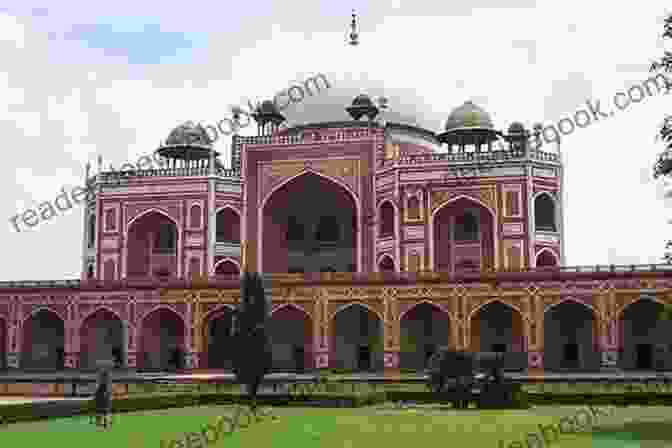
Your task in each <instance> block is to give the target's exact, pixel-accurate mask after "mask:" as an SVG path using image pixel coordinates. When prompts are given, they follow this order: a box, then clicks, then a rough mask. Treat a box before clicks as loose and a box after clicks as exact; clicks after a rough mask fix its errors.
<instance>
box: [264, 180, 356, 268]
mask: <svg viewBox="0 0 672 448" xmlns="http://www.w3.org/2000/svg"><path fill="white" fill-rule="evenodd" d="M360 216H361V211H360V204H359V202H358V201H357V199H356V195H355V194H354V193H353V192H352V190H351V189H350V188H349V187H348V186H347V185H345V184H343V183H341V182H339V181H338V180H336V179H333V178H330V177H327V176H324V175H322V174H320V173H314V172H309V171H304V172H303V173H300V174H298V175H296V176H294V177H291V178H289V179H287V180H286V181H285V182H283V183H281V184H280V185H278V186H277V187H276V188H275V189H274V190H272V191H271V192H270V193H269V194H268V195H267V196H266V198H265V199H264V200H263V201H262V203H261V206H260V207H259V211H258V223H259V229H258V241H259V245H258V249H257V250H258V254H257V256H258V259H259V271H260V272H268V273H286V272H320V271H325V270H333V271H339V272H355V271H359V270H361V256H362V251H361V247H362V244H361V242H362V234H361V232H359V231H358V229H359V228H360V226H359V225H358V224H359V221H360Z"/></svg>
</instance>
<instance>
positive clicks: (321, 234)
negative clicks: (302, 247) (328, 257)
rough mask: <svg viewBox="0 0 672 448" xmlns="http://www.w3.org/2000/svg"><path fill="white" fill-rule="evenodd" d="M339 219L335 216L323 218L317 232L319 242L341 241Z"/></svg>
mask: <svg viewBox="0 0 672 448" xmlns="http://www.w3.org/2000/svg"><path fill="white" fill-rule="evenodd" d="M340 233H341V232H340V229H339V226H338V219H337V218H336V217H335V216H321V217H320V221H319V224H318V225H317V232H315V239H316V240H317V241H325V242H327V241H328V242H335V241H339V240H340V239H341V235H340Z"/></svg>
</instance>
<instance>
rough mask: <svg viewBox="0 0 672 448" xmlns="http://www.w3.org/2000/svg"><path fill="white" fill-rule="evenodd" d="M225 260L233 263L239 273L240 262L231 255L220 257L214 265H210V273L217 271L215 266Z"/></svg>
mask: <svg viewBox="0 0 672 448" xmlns="http://www.w3.org/2000/svg"><path fill="white" fill-rule="evenodd" d="M226 262H228V263H233V264H234V265H235V266H236V268H238V273H239V274H240V273H241V272H242V271H241V270H240V263H238V260H236V259H235V258H231V257H225V258H222V259H221V260H219V261H218V262H217V263H215V265H214V266H213V267H212V274H214V273H215V272H217V266H219V265H220V264H223V263H226Z"/></svg>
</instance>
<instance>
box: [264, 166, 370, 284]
mask: <svg viewBox="0 0 672 448" xmlns="http://www.w3.org/2000/svg"><path fill="white" fill-rule="evenodd" d="M311 174H312V175H315V176H318V177H321V178H322V179H325V180H327V181H330V182H333V183H334V184H335V185H337V186H339V187H341V188H343V189H344V190H345V191H346V193H347V194H348V195H349V196H350V198H351V199H352V201H353V204H354V206H355V207H354V208H355V214H356V217H355V218H356V221H357V222H358V223H359V221H360V220H361V217H362V204H361V202H360V200H359V198H358V197H357V194H356V193H355V192H354V191H353V190H352V189H351V188H350V187H349V186H348V185H347V184H346V183H344V182H342V181H341V180H340V179H337V178H334V177H331V176H327V175H326V174H323V173H320V172H318V171H313V170H310V169H304V170H303V171H301V172H300V173H298V174H295V175H293V176H290V177H288V178H287V179H285V180H283V181H282V182H280V183H279V184H278V185H275V186H274V187H273V188H271V190H270V191H269V192H268V193H267V194H266V196H264V198H263V199H262V200H261V202H260V205H259V209H258V210H257V242H258V243H257V260H258V271H259V272H263V262H264V258H263V256H264V252H263V234H264V233H263V231H264V209H265V208H266V203H267V202H268V201H269V200H270V199H271V198H272V197H273V195H274V194H275V193H276V192H277V191H278V190H280V189H281V188H282V187H284V186H286V185H288V184H289V183H291V182H292V181H294V180H296V179H298V178H300V177H302V176H306V175H311ZM358 226H359V224H358ZM363 233H364V232H361V231H360V232H357V236H356V243H355V254H356V257H357V259H356V263H357V272H361V271H362V257H363V251H362V234H363Z"/></svg>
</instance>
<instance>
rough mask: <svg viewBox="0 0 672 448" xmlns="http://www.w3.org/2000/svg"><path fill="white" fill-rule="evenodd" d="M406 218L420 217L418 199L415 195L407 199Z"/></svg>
mask: <svg viewBox="0 0 672 448" xmlns="http://www.w3.org/2000/svg"><path fill="white" fill-rule="evenodd" d="M408 218H409V219H420V200H419V199H418V198H417V197H415V196H413V197H412V198H409V200H408Z"/></svg>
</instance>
